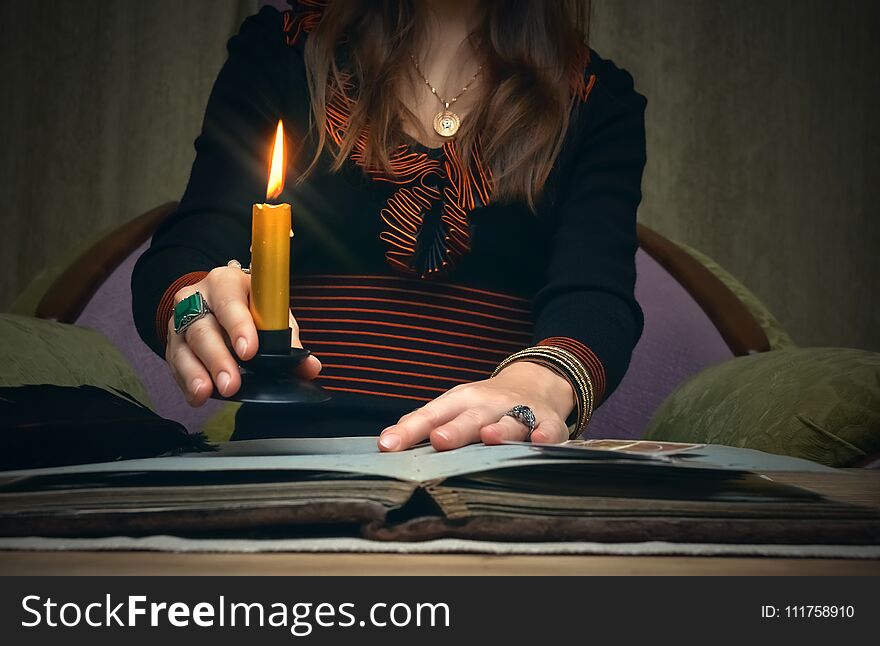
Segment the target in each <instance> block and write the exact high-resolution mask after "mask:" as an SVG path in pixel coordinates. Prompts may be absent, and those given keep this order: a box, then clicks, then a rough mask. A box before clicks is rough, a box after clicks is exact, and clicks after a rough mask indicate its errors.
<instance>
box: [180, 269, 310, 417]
mask: <svg viewBox="0 0 880 646" xmlns="http://www.w3.org/2000/svg"><path fill="white" fill-rule="evenodd" d="M196 292H201V294H202V297H203V298H204V299H205V301H206V302H207V303H208V306H209V307H210V308H211V314H209V315H208V316H205V317H204V318H201V319H199V320H198V321H196V322H195V323H193V324H192V325H190V326H189V327H188V328H187V329H186V330H185V331H184V332H183V333H182V334H176V333H175V332H174V319H173V317H172V318H171V319H169V321H168V336H167V339H168V342H167V344H166V346H165V361H166V362H167V363H168V366H169V367H170V368H171V373H172V374H173V375H174V379H175V381H176V382H177V385H178V386H180V389H181V390H182V391H183V393H184V395H185V396H186V400H187V402H188V403H189V404H190V405H191V406H201V405H202V404H204V403H205V401H207V399H208V398H209V397H210V396H211V393H212V392H213V391H214V388H215V387H216V388H217V391H218V392H219V393H220V394H221V395H222V396H224V397H229V396H230V395H233V394H235V393H236V392H238V389H239V388H240V387H241V375H240V373H239V369H238V361H237V360H236V359H235V357H234V356H233V354H232V353H233V352H235V354H236V355H238V358H239V359H240V360H242V361H247V360H248V359H252V358H253V357H254V355H255V354H256V353H257V349H258V348H257V346H258V341H257V328H256V326H255V325H254V319H253V317H252V316H251V312H250V308H249V307H248V302H249V300H250V293H251V277H250V275H249V274H246V273H244V272H243V271H241V269H239V268H237V267H217V268H215V269H213V270H211V272H210V273H208V275H207V276H205V278H204V279H202V280H200V281H199V282H198V283H195V284H194V285H189V286H187V287H183V288H181V289H180V290H178V291H177V293H175V294H174V304H175V305H176V304H177V303H179V302H180V301H181V300H183V299H184V298H187V297H188V296H192V295H193V294H195V293H196ZM290 327H291V328H292V329H293V334H292V338H291V346H292V347H296V348H301V347H302V343H301V342H300V340H299V326H298V325H297V323H296V320H295V319H294V318H293V314H292V313H291V314H290ZM319 372H321V362H320V361H318V359H317V357H315V356H312V355H309V357H308V358H307V359H306V360H305V361H304V362H303V363H302V364H301V365H300V366H299V373H300V375H301V376H302V377H303V378H305V379H314V378H315V377H317V376H318V373H319Z"/></svg>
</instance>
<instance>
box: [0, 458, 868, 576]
mask: <svg viewBox="0 0 880 646" xmlns="http://www.w3.org/2000/svg"><path fill="white" fill-rule="evenodd" d="M771 475H772V477H773V478H774V479H777V480H779V481H782V482H786V483H789V484H793V485H798V486H802V487H806V488H808V489H812V490H814V491H818V492H820V493H822V494H824V495H826V496H828V497H830V498H834V499H837V500H841V501H846V502H851V503H857V504H864V505H870V506H873V507H877V508H880V470H862V469H841V470H839V471H838V472H837V473H833V474H819V473H775V474H771ZM0 573H3V574H10V575H11V574H27V575H31V574H92V575H99V574H100V575H143V574H147V575H163V574H167V575H172V574H173V575H184V574H188V575H192V574H196V575H198V574H205V575H208V574H226V575H244V574H252V575H261V574H262V575H310V574H312V575H342V574H360V575H376V574H395V575H450V574H471V575H473V574H492V575H539V574H546V575H621V574H625V575H631V574H660V575H662V574H690V575H705V574H732V575H756V574H762V575H874V576H876V575H880V559H877V560H864V559H851V560H848V559H813V558H775V557H758V558H752V557H749V558H742V557H725V556H713V557H701V556H569V555H565V556H561V555H560V556H554V555H547V556H508V555H485V554H336V553H334V554H302V553H280V554H267V553H264V554H192V553H188V554H175V553H165V552H98V551H96V552H17V551H6V552H0Z"/></svg>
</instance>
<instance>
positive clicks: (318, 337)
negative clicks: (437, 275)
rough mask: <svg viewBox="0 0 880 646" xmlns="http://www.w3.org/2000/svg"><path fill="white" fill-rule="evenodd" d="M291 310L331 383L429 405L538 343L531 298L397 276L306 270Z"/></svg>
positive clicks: (322, 377) (343, 388)
mask: <svg viewBox="0 0 880 646" xmlns="http://www.w3.org/2000/svg"><path fill="white" fill-rule="evenodd" d="M291 291H292V294H291V309H292V310H293V312H294V316H295V317H296V319H297V322H298V323H299V325H300V330H301V339H302V342H303V346H304V347H307V348H309V349H310V350H311V351H312V352H314V353H315V355H316V356H318V357H319V358H320V359H321V363H322V364H323V369H322V371H321V375H320V376H319V377H318V382H319V383H321V385H322V386H324V387H325V388H327V389H328V390H336V391H344V392H356V393H361V394H365V395H377V396H383V397H397V398H401V399H409V400H414V401H419V402H426V401H430V400H431V399H434V398H435V397H437V396H439V395H442V394H443V393H444V392H446V391H447V390H449V389H450V388H452V387H453V386H457V385H458V384H463V383H467V382H471V381H478V380H481V379H487V378H488V377H489V376H490V375H491V374H492V371H493V370H494V369H495V367H496V366H497V365H498V364H499V363H500V362H501V361H502V360H503V359H504V358H505V357H507V356H508V355H510V354H512V353H514V352H516V351H517V350H520V349H522V348H523V347H525V346H527V345H529V344H530V342H531V337H532V333H533V326H532V322H531V310H530V307H529V302H528V301H527V300H526V299H524V298H521V297H518V296H511V295H508V294H502V293H499V292H490V291H487V290H480V289H475V288H472V287H468V286H465V285H456V284H452V283H434V282H424V281H419V280H415V279H410V278H405V277H396V276H352V275H346V276H332V275H318V276H304V277H302V278H300V279H299V281H298V283H297V285H295V286H293V287H292V290H291Z"/></svg>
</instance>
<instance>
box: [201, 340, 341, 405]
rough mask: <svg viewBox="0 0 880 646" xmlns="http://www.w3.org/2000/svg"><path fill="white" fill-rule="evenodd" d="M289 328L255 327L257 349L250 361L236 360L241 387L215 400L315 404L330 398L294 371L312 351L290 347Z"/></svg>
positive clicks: (325, 392) (245, 402)
mask: <svg viewBox="0 0 880 646" xmlns="http://www.w3.org/2000/svg"><path fill="white" fill-rule="evenodd" d="M290 335H291V330H290V328H288V329H286V330H257V338H258V340H259V350H258V351H257V354H256V355H255V356H254V357H253V358H252V359H250V360H249V361H242V362H240V363H239V369H240V372H241V387H240V388H239V389H238V391H237V392H236V393H235V394H233V395H230V396H229V397H222V396H220V395H217V394H216V390H215V395H214V397H215V398H216V399H222V400H225V401H236V402H242V403H243V404H251V405H253V404H272V405H284V404H287V405H290V404H318V403H321V402H325V401H327V400H329V399H330V395H329V394H328V393H327V391H326V390H324V389H323V388H321V387H320V386H318V385H317V384H315V383H312V382H311V381H310V380H308V379H303V378H302V377H300V376H299V374H298V373H297V368H299V366H300V364H301V363H302V362H303V361H305V360H306V357H308V356H309V355H310V354H311V352H309V351H308V350H306V349H304V348H292V347H290Z"/></svg>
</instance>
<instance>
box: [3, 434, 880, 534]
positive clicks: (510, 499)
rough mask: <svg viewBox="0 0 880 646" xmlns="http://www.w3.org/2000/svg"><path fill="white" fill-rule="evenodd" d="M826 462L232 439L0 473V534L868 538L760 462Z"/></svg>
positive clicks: (851, 508) (594, 447)
mask: <svg viewBox="0 0 880 646" xmlns="http://www.w3.org/2000/svg"><path fill="white" fill-rule="evenodd" d="M786 470H794V471H797V470H820V471H822V470H828V471H831V470H830V469H827V468H826V467H822V466H819V465H816V464H814V463H810V462H806V461H803V460H797V459H794V458H786V457H781V456H774V455H770V454H766V453H760V452H757V451H749V450H746V449H734V448H730V447H720V446H711V445H710V446H702V445H677V444H671V443H666V444H657V443H652V442H636V443H632V442H622V441H613V440H605V441H586V442H584V441H575V442H570V443H567V444H564V445H531V444H521V443H511V444H506V445H502V446H491V447H490V446H482V445H474V446H469V447H465V448H462V449H458V450H456V451H450V452H445V453H437V452H435V451H434V450H433V449H432V448H431V447H430V446H425V447H420V448H416V449H413V450H410V451H405V452H401V453H379V452H378V451H377V449H376V438H332V439H308V438H296V439H278V440H253V441H244V442H231V443H226V444H223V445H221V446H220V447H219V450H217V451H215V452H210V453H192V454H184V455H178V456H170V457H159V458H149V459H139V460H125V461H117V462H105V463H101V464H86V465H74V466H66V467H55V468H44V469H30V470H25V471H7V472H2V473H0V535H5V536H101V535H120V534H122V535H144V534H159V533H162V534H178V535H214V536H217V535H224V536H228V535H239V534H242V533H244V534H245V535H247V536H251V537H260V536H274V537H277V536H296V535H301V534H302V533H303V532H309V533H310V534H311V535H314V533H315V532H319V533H323V534H326V535H343V534H352V533H356V534H359V535H362V536H365V537H368V538H373V539H384V540H424V539H430V538H438V537H444V536H453V537H463V538H485V539H495V540H614V541H638V540H676V541H699V542H702V541H714V542H722V541H723V542H736V541H743V542H807V541H809V542H837V543H872V542H877V541H878V538H880V516H878V513H877V511H876V510H872V509H869V508H865V507H859V506H855V505H848V504H843V503H839V502H834V501H831V500H828V499H825V498H823V497H822V496H820V495H818V494H816V493H814V492H811V491H807V490H805V489H800V488H796V487H792V486H789V485H785V484H782V483H779V482H776V481H774V480H773V479H771V478H769V477H767V476H764V475H759V472H773V471H786Z"/></svg>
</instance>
